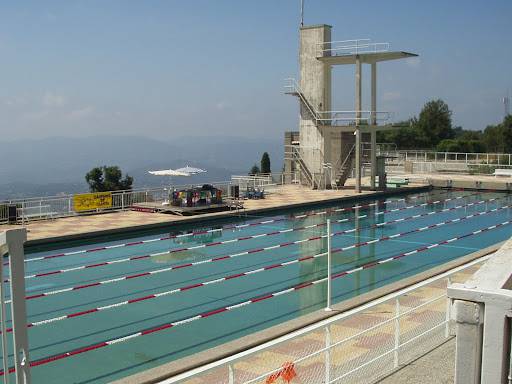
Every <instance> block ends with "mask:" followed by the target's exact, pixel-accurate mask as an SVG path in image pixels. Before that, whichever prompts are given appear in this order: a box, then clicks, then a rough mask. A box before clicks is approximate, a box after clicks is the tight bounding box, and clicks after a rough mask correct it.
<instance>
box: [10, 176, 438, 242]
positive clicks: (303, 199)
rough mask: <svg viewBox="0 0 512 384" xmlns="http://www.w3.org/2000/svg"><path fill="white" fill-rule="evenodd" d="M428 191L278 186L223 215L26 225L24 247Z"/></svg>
mask: <svg viewBox="0 0 512 384" xmlns="http://www.w3.org/2000/svg"><path fill="white" fill-rule="evenodd" d="M426 188H428V185H426V184H422V183H411V184H409V185H408V186H405V187H403V188H396V189H390V190H388V191H386V192H376V191H363V192H362V193H355V191H354V190H353V189H342V190H311V189H308V188H305V187H301V186H297V185H285V186H279V187H278V188H277V189H276V190H275V191H273V193H271V194H268V195H267V196H266V198H265V199H262V200H245V201H244V210H243V211H223V212H213V213H205V214H200V215H195V216H177V215H171V214H165V213H149V212H138V211H131V210H127V211H117V212H109V213H101V214H94V215H82V216H73V217H64V218H58V219H53V220H40V221H33V222H30V223H28V224H26V225H24V227H25V228H27V232H28V234H27V236H28V245H41V244H48V243H55V242H60V241H69V240H84V239H87V238H93V237H98V236H104V235H110V234H117V233H123V232H134V231H140V230H144V229H146V230H149V229H154V228H158V227H164V226H169V225H173V224H186V223H198V222H201V224H203V225H204V222H205V221H208V220H214V219H219V218H229V217H237V216H239V215H241V214H242V215H247V216H248V217H250V216H251V214H252V215H257V214H261V213H263V212H266V211H271V210H278V209H286V208H292V207H298V206H305V205H310V204H318V203H327V202H333V201H340V202H341V201H351V200H356V199H359V198H361V197H366V198H370V197H377V196H386V195H390V194H396V193H400V192H402V193H403V192H407V191H411V192H413V191H421V190H424V189H426ZM20 227H21V225H8V224H4V225H0V231H5V230H7V229H11V228H20Z"/></svg>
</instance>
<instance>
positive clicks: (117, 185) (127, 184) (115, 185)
mask: <svg viewBox="0 0 512 384" xmlns="http://www.w3.org/2000/svg"><path fill="white" fill-rule="evenodd" d="M122 177H123V174H122V172H121V170H120V169H119V167H118V166H106V165H104V166H103V167H95V168H93V169H91V170H90V171H89V172H87V174H86V175H85V181H87V184H89V190H90V191H91V192H106V191H121V190H126V189H131V188H132V184H133V177H131V176H128V175H126V176H125V177H124V179H123V178H122Z"/></svg>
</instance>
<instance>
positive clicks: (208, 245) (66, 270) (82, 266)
mask: <svg viewBox="0 0 512 384" xmlns="http://www.w3.org/2000/svg"><path fill="white" fill-rule="evenodd" d="M500 199H501V198H493V199H489V200H480V201H478V202H473V203H469V204H465V205H458V206H455V207H451V208H445V209H442V210H438V211H432V212H428V213H423V214H418V215H414V216H409V217H405V218H400V219H395V220H390V221H386V222H383V223H379V224H372V225H370V226H366V227H361V228H355V229H349V230H344V231H340V232H335V233H334V234H333V236H338V235H342V234H346V233H352V232H356V231H361V230H364V229H370V228H376V227H381V226H384V225H388V224H392V223H398V222H401V221H406V220H411V219H417V218H420V217H424V216H429V215H434V214H437V213H444V212H448V211H453V210H456V209H461V208H468V207H471V206H474V205H478V204H484V203H490V202H493V201H497V200H500ZM426 204H427V203H423V204H420V205H418V206H424V205H426ZM418 206H415V207H418ZM410 208H411V207H402V208H395V209H390V210H387V211H381V212H377V213H375V215H381V214H385V213H390V212H396V211H400V210H406V209H410ZM367 216H368V215H359V216H357V217H356V218H359V219H361V218H365V217H367ZM354 220H355V218H345V219H340V220H335V221H334V222H333V223H346V222H350V221H354ZM325 225H326V223H319V224H312V225H308V226H304V227H298V228H288V229H282V230H279V231H274V232H268V233H261V234H257V235H251V236H245V237H239V238H235V239H229V240H223V241H217V242H212V243H207V244H200V245H196V246H191V247H185V248H178V249H172V250H169V251H163V252H155V253H149V254H146V255H138V256H130V257H126V258H122V259H116V260H110V261H103V262H99V263H93V264H86V265H79V266H76V267H70V268H64V269H59V270H54V271H48V272H41V273H35V274H32V275H26V276H25V278H26V279H33V278H39V277H47V276H52V275H58V274H61V273H68V272H73V271H80V270H84V269H91V268H97V267H103V266H107V265H113V264H120V263H126V262H131V261H137V260H143V259H148V258H152V257H158V256H163V255H169V254H172V253H177V252H185V251H191V250H194V249H200V248H207V247H213V246H218V245H223V244H229V243H235V242H239V241H244V240H249V239H256V238H259V237H267V236H274V235H278V234H283V233H290V232H296V231H304V230H308V229H313V228H318V227H323V226H325ZM322 237H325V236H322ZM313 239H316V238H313ZM299 241H301V240H299ZM293 244H298V243H297V242H288V243H284V245H283V244H279V247H281V246H288V245H293ZM274 248H278V246H273V247H265V248H263V249H262V250H263V251H266V250H269V249H274ZM251 251H253V250H248V251H246V252H248V253H251ZM248 253H242V254H248ZM237 255H238V254H237ZM228 256H231V255H228ZM8 281H9V280H8V279H6V280H4V282H8Z"/></svg>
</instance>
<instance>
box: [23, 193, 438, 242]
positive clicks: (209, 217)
mask: <svg viewBox="0 0 512 384" xmlns="http://www.w3.org/2000/svg"><path fill="white" fill-rule="evenodd" d="M432 189H433V188H432V186H430V185H422V186H417V187H416V186H415V187H406V188H396V189H393V190H388V191H376V192H375V193H372V194H364V195H354V196H346V197H335V198H331V199H324V200H314V201H308V202H303V203H293V204H284V205H280V206H275V207H268V208H256V209H248V210H245V213H251V214H255V213H264V212H265V213H266V212H272V211H280V210H283V209H291V208H300V207H307V206H312V205H318V204H324V203H325V204H329V203H333V202H336V201H340V202H347V201H354V200H365V199H372V198H378V197H383V196H389V195H401V194H405V193H417V192H422V191H427V190H432ZM237 215H238V213H236V212H235V211H226V212H221V213H216V214H215V215H213V214H205V215H197V216H190V217H189V218H188V217H187V218H186V219H183V220H180V221H168V222H166V221H164V222H160V223H151V224H143V225H136V226H129V227H121V228H114V229H106V230H105V229H102V230H97V231H90V232H83V233H79V234H72V235H63V236H53V237H45V238H42V239H35V240H28V241H27V242H26V243H25V246H26V247H37V246H44V245H49V244H55V243H65V242H70V241H77V240H93V239H95V238H101V237H104V236H108V235H121V234H130V233H134V232H137V231H141V230H151V229H158V228H171V227H175V226H183V225H187V224H192V223H197V222H211V221H215V220H222V219H226V218H231V217H234V218H236V217H237Z"/></svg>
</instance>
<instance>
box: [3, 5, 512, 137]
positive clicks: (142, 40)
mask: <svg viewBox="0 0 512 384" xmlns="http://www.w3.org/2000/svg"><path fill="white" fill-rule="evenodd" d="M305 1H306V9H305V23H306V24H318V23H326V24H330V25H332V26H333V38H335V39H337V40H342V39H351V38H364V37H368V38H372V39H374V40H375V41H383V42H390V43H391V44H392V45H391V47H392V48H393V49H396V50H407V51H412V52H417V53H419V54H420V58H419V59H418V60H412V61H408V62H394V63H386V64H383V65H381V66H380V67H379V109H387V110H391V111H394V112H395V119H397V120H398V119H406V118H408V117H410V116H413V115H416V114H418V112H419V110H420V109H421V107H422V105H423V104H424V103H425V102H426V101H428V100H429V99H432V98H442V99H444V100H445V101H446V102H447V103H448V104H449V106H450V108H451V109H452V110H453V117H454V122H455V124H457V125H462V126H463V127H465V128H470V129H480V128H484V127H485V125H487V124H490V123H496V122H498V121H499V120H500V119H501V118H502V115H503V106H502V104H501V98H502V97H503V96H504V94H505V92H506V91H507V89H512V79H511V68H512V44H511V42H512V39H511V37H512V36H511V35H512V32H511V30H512V29H511V25H512V23H511V22H512V1H510V0H489V1H463V0H453V1H438V0H435V1H410V0H409V1H405V0H399V1H392V2H390V1H361V0H360V1H342V0H315V1H313V0H305ZM298 23H299V0H258V1H249V0H244V1H240V0H231V1H227V0H215V1H212V0H201V1H199V0H187V1H178V0H166V1H128V0H122V1H121V0H119V1H103V0H101V1H85V0H84V1H20V2H3V3H2V5H1V6H0V66H1V70H0V116H1V119H0V132H1V133H2V138H5V137H9V138H12V139H16V138H25V137H48V136H86V135H95V134H127V135H144V136H151V137H163V138H165V139H169V140H172V138H174V137H178V136H181V135H209V136H210V135H217V134H221V135H236V136H251V137H262V136H265V137H275V138H276V139H279V140H281V139H282V133H283V132H284V131H285V130H292V129H296V128H297V113H298V109H297V100H295V99H294V98H292V97H291V96H285V95H283V88H282V86H283V84H284V82H283V79H284V78H285V77H288V76H289V75H292V76H296V73H297V47H298ZM366 74H367V72H365V75H366ZM366 78H368V76H366ZM334 80H335V82H336V84H335V91H334V101H335V105H334V106H333V109H353V107H354V105H353V87H354V80H353V69H348V68H345V69H336V70H335V72H334Z"/></svg>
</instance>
